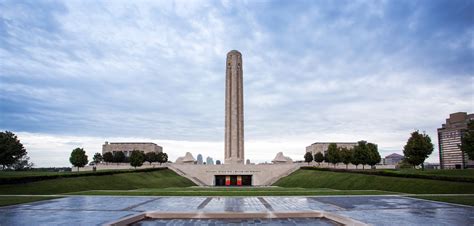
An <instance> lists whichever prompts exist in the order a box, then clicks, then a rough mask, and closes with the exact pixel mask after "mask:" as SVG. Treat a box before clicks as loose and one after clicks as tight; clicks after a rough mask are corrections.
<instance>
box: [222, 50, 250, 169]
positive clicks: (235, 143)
mask: <svg viewBox="0 0 474 226" xmlns="http://www.w3.org/2000/svg"><path fill="white" fill-rule="evenodd" d="M225 87H226V90H225V164H244V159H245V158H244V98H243V73H242V54H241V53H240V52H239V51H237V50H232V51H230V52H229V53H227V60H226V85H225Z"/></svg>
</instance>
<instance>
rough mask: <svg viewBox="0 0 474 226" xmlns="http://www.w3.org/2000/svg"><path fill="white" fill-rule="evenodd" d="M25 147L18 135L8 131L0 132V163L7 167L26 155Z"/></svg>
mask: <svg viewBox="0 0 474 226" xmlns="http://www.w3.org/2000/svg"><path fill="white" fill-rule="evenodd" d="M26 154H27V152H26V149H25V148H24V147H23V144H22V143H21V142H20V140H18V137H17V136H16V135H15V134H13V133H12V132H10V131H5V132H0V164H1V165H2V168H3V169H5V168H8V167H10V166H12V165H13V164H15V163H18V161H22V159H23V157H24V156H26Z"/></svg>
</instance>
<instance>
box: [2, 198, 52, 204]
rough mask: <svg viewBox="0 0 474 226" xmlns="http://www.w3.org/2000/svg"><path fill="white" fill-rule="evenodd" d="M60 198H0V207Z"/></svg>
mask: <svg viewBox="0 0 474 226" xmlns="http://www.w3.org/2000/svg"><path fill="white" fill-rule="evenodd" d="M57 198H60V197H47V196H0V206H9V205H15V204H20V203H27V202H36V201H41V200H49V199H57Z"/></svg>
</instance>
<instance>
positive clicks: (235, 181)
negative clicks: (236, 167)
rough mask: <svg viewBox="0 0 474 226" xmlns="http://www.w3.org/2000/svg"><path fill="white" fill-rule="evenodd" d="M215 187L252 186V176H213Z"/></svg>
mask: <svg viewBox="0 0 474 226" xmlns="http://www.w3.org/2000/svg"><path fill="white" fill-rule="evenodd" d="M215 185H216V186H252V175H215Z"/></svg>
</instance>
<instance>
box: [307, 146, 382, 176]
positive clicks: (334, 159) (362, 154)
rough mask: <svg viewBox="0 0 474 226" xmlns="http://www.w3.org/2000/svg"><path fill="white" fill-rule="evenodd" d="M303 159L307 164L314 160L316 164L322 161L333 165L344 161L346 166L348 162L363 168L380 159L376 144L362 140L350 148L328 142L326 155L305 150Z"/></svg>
mask: <svg viewBox="0 0 474 226" xmlns="http://www.w3.org/2000/svg"><path fill="white" fill-rule="evenodd" d="M304 159H305V162H307V163H308V164H309V163H310V162H312V161H313V160H314V161H315V162H317V163H318V165H319V164H321V162H323V161H324V162H327V163H331V164H334V166H336V164H338V163H344V164H345V165H346V168H347V167H348V165H349V164H353V165H355V166H356V168H357V167H358V165H362V168H363V169H364V166H365V165H370V166H375V165H376V164H377V163H379V162H380V160H381V158H380V154H379V151H378V148H377V145H376V144H373V143H367V141H364V140H362V141H359V142H357V145H356V146H355V147H354V148H352V149H348V148H345V147H337V145H336V144H335V143H332V144H329V146H328V150H327V152H326V155H323V153H321V152H318V153H316V154H314V156H313V155H312V154H311V152H307V153H306V154H305V156H304Z"/></svg>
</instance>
